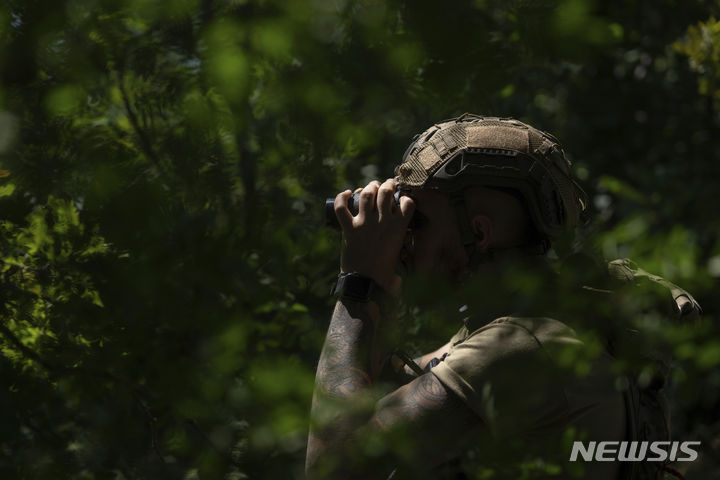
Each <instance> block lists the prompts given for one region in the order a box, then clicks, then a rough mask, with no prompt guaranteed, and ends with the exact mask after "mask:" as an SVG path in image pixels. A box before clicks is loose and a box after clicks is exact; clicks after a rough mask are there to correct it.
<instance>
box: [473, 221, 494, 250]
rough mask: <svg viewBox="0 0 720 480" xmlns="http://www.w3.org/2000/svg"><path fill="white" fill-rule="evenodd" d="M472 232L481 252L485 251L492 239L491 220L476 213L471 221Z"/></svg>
mask: <svg viewBox="0 0 720 480" xmlns="http://www.w3.org/2000/svg"><path fill="white" fill-rule="evenodd" d="M471 224H472V229H473V233H474V234H475V238H476V239H477V247H478V250H480V251H481V252H485V251H487V249H488V248H490V244H491V243H492V240H493V234H494V228H493V222H492V220H490V217H488V216H487V215H481V214H477V215H475V216H474V217H473V218H472V221H471Z"/></svg>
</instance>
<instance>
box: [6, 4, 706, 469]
mask: <svg viewBox="0 0 720 480" xmlns="http://www.w3.org/2000/svg"><path fill="white" fill-rule="evenodd" d="M678 5H679V4H678V2H676V1H674V0H663V1H659V2H654V3H653V4H652V5H647V4H646V2H635V1H630V2H614V3H613V2H609V3H608V2H594V1H589V0H588V1H583V0H572V1H567V2H554V1H547V2H541V1H537V2H536V1H518V2H502V1H496V0H485V1H475V2H457V3H455V4H453V5H452V7H449V6H439V4H438V3H437V2H427V1H420V2H405V1H401V0H392V1H387V2H380V1H366V2H348V1H338V2H322V1H320V2H305V1H300V0H264V1H235V0H202V1H200V0H173V1H166V2H155V1H149V0H63V1H59V2H58V1H55V2H50V1H48V0H30V1H16V0H10V1H8V2H5V3H4V4H2V5H0V65H2V68H0V78H1V80H0V212H1V213H0V262H1V263H0V352H1V354H0V379H1V381H0V388H2V389H3V393H2V394H0V452H1V453H2V454H1V455H0V477H2V478H120V479H128V480H129V479H135V478H159V479H161V478H201V479H208V478H229V479H240V478H302V477H303V474H302V469H303V458H304V450H305V444H304V442H305V435H306V431H307V425H308V421H309V420H308V416H309V408H310V399H311V395H312V380H313V371H314V365H315V362H316V360H317V357H318V354H319V349H320V345H321V343H322V339H323V335H324V329H325V327H326V325H327V319H328V318H329V314H330V311H331V303H332V302H331V300H330V299H329V298H328V295H327V293H328V290H329V288H330V285H331V282H332V280H333V278H334V276H335V274H336V269H337V255H338V249H337V242H338V237H337V234H336V233H335V232H333V231H331V230H329V229H327V228H323V227H321V226H320V225H321V224H322V217H321V213H322V212H321V210H322V209H321V206H322V203H323V201H324V199H325V198H326V197H328V196H333V195H335V194H336V193H337V192H338V191H340V190H342V189H344V188H348V187H355V186H358V185H360V184H361V182H365V181H367V180H369V179H370V178H376V177H379V178H385V177H387V176H390V175H391V174H392V173H391V172H392V167H393V166H394V165H395V164H397V163H399V159H400V157H401V155H402V153H403V151H404V149H405V147H406V145H407V143H408V141H409V139H410V138H411V136H412V135H413V134H414V133H416V132H417V131H420V130H421V129H423V128H425V127H427V125H428V124H430V123H432V122H434V121H436V120H438V119H442V118H447V117H450V116H452V115H457V114H460V113H463V112H464V111H474V112H478V113H488V114H493V115H501V116H515V117H518V118H520V119H522V120H524V121H528V122H529V123H531V124H533V125H536V126H538V127H539V128H542V129H544V130H547V131H550V132H553V133H554V134H556V135H557V136H558V137H559V138H560V139H561V141H562V142H563V143H564V144H565V146H566V149H567V151H568V153H569V156H570V158H571V159H572V160H573V161H574V163H575V167H576V170H577V172H578V175H579V176H580V178H581V179H582V180H584V181H585V182H584V185H585V187H586V188H587V190H588V192H589V194H590V196H591V198H593V210H594V212H593V213H594V214H595V219H596V220H595V221H594V223H593V224H592V225H591V230H594V231H596V232H599V234H598V235H597V236H595V237H593V238H594V239H595V241H596V243H597V246H598V248H599V249H601V250H602V251H603V252H604V254H605V255H607V256H611V257H616V256H620V257H622V256H630V257H633V258H634V259H635V260H637V261H638V263H639V264H640V265H643V266H644V267H646V268H647V269H648V270H650V271H655V272H657V273H659V274H662V275H665V276H667V277H668V278H670V279H671V280H673V281H676V282H677V283H679V284H681V285H683V286H686V287H687V288H688V289H689V290H691V291H692V292H693V293H694V294H696V296H697V297H698V300H699V301H700V303H701V304H702V305H703V307H704V308H705V311H706V314H707V315H706V316H707V317H708V318H709V319H712V318H713V317H714V315H715V313H714V312H716V311H717V307H718V302H719V301H718V299H717V296H716V295H713V293H714V292H716V291H717V282H718V278H719V277H720V267H718V262H719V260H718V259H719V258H720V242H719V241H718V224H717V218H716V215H715V214H714V213H713V211H712V208H711V206H713V205H715V203H716V198H715V197H716V188H715V185H714V183H713V181H714V180H713V179H716V178H718V175H720V170H719V168H720V167H719V166H718V164H717V162H714V161H713V159H714V158H717V154H718V147H717V144H716V142H715V141H714V139H715V138H717V131H718V125H719V122H720V118H719V117H718V114H717V101H718V99H719V98H720V97H718V91H719V88H720V87H718V80H717V78H718V75H720V73H718V72H720V69H719V68H718V52H720V35H718V22H717V21H716V20H715V18H718V15H719V14H720V12H718V5H717V2H709V1H700V0H698V1H693V2H685V3H683V4H682V8H678ZM686 59H687V60H689V62H688V61H686ZM528 281H529V282H530V280H528ZM420 282H421V281H420ZM530 283H532V282H530ZM441 290H442V286H437V285H433V284H432V283H430V284H428V285H425V286H423V285H422V284H419V285H418V299H417V300H418V302H422V301H425V302H427V304H425V303H418V304H416V305H415V308H414V309H408V311H407V312H406V313H405V315H404V317H403V318H402V319H401V324H402V325H403V327H404V329H403V330H402V331H403V334H404V336H403V340H402V342H403V346H404V347H406V348H407V349H408V350H410V351H411V352H412V353H420V350H425V349H429V348H433V347H436V346H437V345H439V344H441V343H445V342H446V341H447V338H448V335H452V333H454V330H457V325H456V324H455V323H451V322H450V321H447V318H448V312H447V308H448V306H447V305H444V306H443V305H437V304H434V305H433V304H432V299H431V298H430V297H432V296H431V295H429V294H428V292H432V293H437V292H439V291H441ZM488 301H489V300H488ZM697 332H700V333H687V332H685V330H682V329H675V328H668V329H662V330H661V333H662V334H660V333H659V334H658V335H659V336H661V337H662V338H663V341H665V342H668V343H670V344H671V345H672V348H673V350H674V351H675V353H676V356H677V358H678V359H679V362H680V364H679V366H678V368H677V370H676V374H675V377H676V378H675V379H676V384H675V386H674V391H675V392H677V394H676V397H677V398H676V404H675V405H676V409H677V412H676V415H675V417H676V419H677V422H678V432H680V433H679V434H680V436H682V437H683V438H688V439H695V438H696V436H697V435H699V433H698V432H701V431H702V432H707V430H708V429H707V428H706V426H707V425H709V424H710V422H712V421H714V418H715V417H714V415H715V413H714V412H716V411H717V405H718V399H719V398H720V381H719V378H718V373H717V372H718V369H717V366H718V365H720V354H719V353H718V352H720V347H719V346H718V344H717V341H715V340H714V339H713V338H714V337H715V336H717V333H718V331H717V326H716V325H713V324H712V322H707V325H705V326H704V327H703V329H700V330H697ZM701 335H702V336H701ZM565 361H567V363H568V365H569V366H572V367H573V368H576V369H578V370H579V371H580V373H582V370H583V369H584V368H585V365H586V363H583V362H584V360H583V359H582V358H580V359H578V358H577V357H575V356H573V355H571V354H568V357H567V358H566V359H565ZM701 386H702V389H701V388H700V387H701ZM696 392H697V394H696ZM713 428H715V430H712V431H711V432H710V433H703V435H708V436H710V437H711V438H710V439H709V440H708V442H710V441H711V440H712V438H716V437H717V435H718V432H717V428H716V427H713ZM374 445H375V447H377V448H381V447H382V446H378V445H376V444H374ZM370 447H372V445H370ZM400 453H402V452H400ZM707 462H710V461H709V460H707ZM478 468H479V469H478V470H477V471H478V477H477V478H495V477H494V473H493V472H494V470H493V469H492V468H491V467H487V468H484V467H482V468H481V467H478ZM518 468H520V469H521V470H522V471H527V472H529V471H531V470H541V471H542V470H544V471H547V472H548V473H553V472H555V470H556V467H555V466H554V465H549V464H539V463H537V462H535V461H534V460H533V459H530V460H528V463H527V464H524V465H521V466H518ZM693 468H695V472H694V474H695V477H691V476H690V475H691V474H693V472H692V471H690V472H689V474H688V476H687V478H706V476H705V473H706V472H710V471H712V469H713V468H716V466H714V465H712V464H710V463H698V466H694V467H693ZM523 469H524V470H523ZM686 473H688V472H686ZM527 475H528V476H529V475H530V474H529V473H528V474H527Z"/></svg>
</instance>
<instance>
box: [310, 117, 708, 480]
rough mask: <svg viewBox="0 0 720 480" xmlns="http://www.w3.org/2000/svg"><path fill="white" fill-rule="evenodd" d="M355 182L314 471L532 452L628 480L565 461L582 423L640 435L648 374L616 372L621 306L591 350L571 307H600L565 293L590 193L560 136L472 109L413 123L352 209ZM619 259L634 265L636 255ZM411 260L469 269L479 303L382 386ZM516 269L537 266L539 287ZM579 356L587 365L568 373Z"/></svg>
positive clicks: (319, 397)
mask: <svg viewBox="0 0 720 480" xmlns="http://www.w3.org/2000/svg"><path fill="white" fill-rule="evenodd" d="M398 192H399V195H398ZM351 197H352V192H351V191H349V190H347V191H345V192H342V193H340V194H339V195H337V197H336V198H335V201H334V211H335V214H336V216H337V220H338V222H339V224H340V227H341V228H342V252H341V265H340V272H341V273H340V275H339V278H338V283H337V286H336V288H335V292H336V293H337V294H339V297H338V300H337V303H336V305H335V310H334V312H333V314H332V319H331V322H330V326H329V329H328V333H327V337H326V340H325V344H324V347H323V351H322V354H321V357H320V360H319V364H318V368H317V375H316V390H315V395H314V398H313V408H312V418H313V425H312V426H311V430H310V436H309V439H308V449H307V462H306V470H307V474H308V478H311V479H315V478H338V479H339V478H342V479H354V478H358V479H371V478H378V479H386V478H389V477H393V478H400V477H403V478H404V476H407V478H472V475H473V473H472V472H468V471H465V472H463V468H465V467H466V466H467V465H470V464H469V463H468V462H467V461H466V460H467V458H468V457H471V458H472V459H474V461H475V465H485V466H487V467H488V468H486V470H485V474H486V475H490V474H491V473H492V472H494V473H495V474H496V475H500V477H498V476H495V477H487V478H505V477H502V472H503V471H505V470H503V467H502V464H503V462H507V463H508V464H512V465H513V466H514V467H517V466H518V465H520V464H522V463H523V462H526V463H527V461H532V462H534V463H533V465H534V468H535V470H534V473H535V474H536V475H535V477H532V478H541V477H542V475H548V476H550V477H551V478H577V475H580V476H581V477H580V478H590V479H603V480H607V479H614V478H621V476H624V477H623V478H626V476H627V475H629V473H628V471H627V470H621V465H620V464H619V463H617V462H588V463H585V464H584V465H578V464H574V465H569V464H567V460H568V456H569V453H570V450H569V446H568V445H571V444H572V442H571V441H569V440H572V438H571V437H572V436H573V435H575V437H574V438H580V439H585V440H599V441H610V440H617V441H620V440H626V439H637V438H640V437H639V436H638V433H637V428H636V427H637V425H636V423H637V417H638V415H637V412H636V411H635V410H637V401H636V400H635V402H634V403H633V400H632V398H631V397H632V396H631V395H630V393H631V392H633V391H634V392H635V393H636V395H635V396H636V397H637V392H638V390H637V385H636V384H635V382H634V381H629V382H625V383H623V382H619V381H618V378H619V377H618V376H617V375H616V374H615V373H613V371H612V360H613V353H614V352H613V351H612V346H613V342H612V339H613V337H612V335H611V334H610V333H611V331H612V328H611V327H612V325H611V324H612V322H606V323H604V324H603V325H604V327H603V329H600V330H601V331H600V337H601V338H602V339H603V342H601V343H602V345H603V346H604V347H606V348H603V349H602V351H599V352H598V351H595V350H597V349H595V350H594V352H595V353H594V355H592V356H591V357H592V358H590V357H588V355H584V356H583V352H587V351H588V350H592V348H590V346H589V345H586V340H581V339H580V338H579V336H578V334H577V332H576V330H574V329H573V328H572V327H576V326H577V327H578V328H579V327H582V326H583V325H582V322H579V324H578V325H576V324H574V323H573V321H574V318H570V317H575V319H576V318H579V317H583V319H584V320H587V318H585V317H593V318H595V317H596V315H594V314H593V315H590V312H587V310H583V309H587V305H588V304H587V303H582V302H581V303H579V304H578V303H577V302H576V303H575V305H580V307H579V308H575V309H574V310H572V309H561V308H559V307H560V306H561V304H563V303H567V302H566V301H565V298H566V297H563V294H561V293H558V292H562V291H563V288H564V287H563V286H564V285H567V284H568V283H567V282H565V283H563V279H564V278H565V277H564V276H562V275H558V274H557V272H556V271H554V270H553V268H551V265H550V261H549V256H548V252H549V251H550V248H551V247H552V246H554V245H555V246H556V244H557V243H558V242H565V243H567V242H566V238H567V236H568V235H569V232H571V231H572V230H573V229H574V228H575V227H577V226H578V225H579V224H580V223H582V222H583V219H584V217H585V211H586V208H587V204H586V196H585V194H584V192H583V191H582V189H581V188H580V187H579V186H578V185H577V183H576V182H575V181H574V180H573V178H572V176H571V171H570V163H569V162H568V161H567V160H566V158H565V156H564V153H563V150H562V148H561V146H560V145H559V143H558V142H557V140H556V139H555V138H554V137H552V136H551V135H549V134H547V133H544V132H541V131H539V130H537V129H535V128H533V127H531V126H529V125H526V124H524V123H522V122H519V121H516V120H513V119H499V118H488V117H480V116H476V115H468V114H466V115H463V116H461V117H459V118H456V119H451V120H447V121H444V122H441V123H439V124H436V125H434V126H432V127H431V128H430V129H428V130H427V131H425V132H424V133H422V134H420V135H418V136H416V138H415V140H414V142H413V143H412V144H411V145H410V147H409V148H408V150H407V151H406V152H405V155H404V158H403V163H402V164H401V165H400V166H399V167H398V168H397V169H396V177H395V178H393V179H388V180H386V181H385V182H383V183H380V182H379V181H373V182H371V183H370V184H368V185H367V186H366V187H364V188H363V189H362V190H360V191H359V205H358V206H357V214H356V215H353V212H351V210H350V209H349V208H348V203H349V201H350V199H351ZM615 266H616V267H617V268H615V271H616V272H618V271H619V272H620V275H622V274H623V273H628V272H629V275H630V277H632V278H633V279H635V276H636V274H637V272H638V271H637V270H635V269H632V268H630V266H629V265H628V264H627V263H623V262H620V263H616V264H615ZM400 271H409V272H413V273H419V274H421V273H424V274H426V275H430V276H432V278H435V279H446V280H448V281H450V282H454V283H455V284H456V285H458V286H460V285H464V286H465V287H463V292H464V293H465V295H467V296H470V295H472V297H473V298H474V301H471V300H467V299H466V300H465V302H466V303H467V305H470V307H469V308H468V307H467V305H466V306H465V309H466V310H467V311H466V312H465V313H466V314H467V315H466V316H465V319H464V323H463V324H461V325H459V326H460V327H461V328H460V331H459V332H458V333H457V334H456V335H455V336H454V337H453V338H452V339H450V341H449V342H447V343H446V344H445V345H443V346H442V347H440V348H439V349H438V350H436V351H435V352H432V353H430V354H427V355H424V356H422V357H420V358H418V359H416V361H415V362H413V361H409V360H408V361H406V362H405V363H407V365H405V366H404V367H402V365H401V364H400V367H401V369H402V370H404V371H405V373H406V374H409V375H411V377H410V379H409V381H408V382H407V383H405V384H404V385H402V386H400V387H399V388H396V389H395V390H394V391H391V392H389V393H387V394H385V395H383V396H382V397H381V398H377V396H378V393H377V391H376V390H375V389H374V388H373V387H374V386H376V385H377V384H378V381H379V378H380V376H381V373H382V372H383V368H384V367H385V369H386V370H387V364H388V363H389V362H387V359H388V358H389V355H388V353H389V352H391V351H392V346H393V342H394V340H393V339H391V338H390V339H388V338H387V337H388V335H387V334H386V332H387V331H389V330H390V325H391V324H392V305H393V302H394V300H395V298H396V297H397V295H398V294H399V292H400V290H401V286H402V282H403V277H401V276H400V275H399V274H398V272H400ZM583 271H584V269H582V268H581V269H580V273H581V276H582V273H583ZM518 272H519V273H520V274H521V275H523V276H525V278H534V279H535V280H534V281H531V282H529V284H530V285H531V286H530V287H529V289H528V288H526V289H524V290H523V289H522V288H521V287H519V286H518V285H519V284H521V283H523V282H522V281H519V280H518V278H520V277H518V276H517V275H516V274H517V273H518ZM511 273H512V275H511ZM585 273H587V272H585ZM643 273H644V272H643ZM573 278H574V280H573V281H578V282H581V283H582V280H586V279H578V278H577V275H575V276H574V277H573ZM474 281H477V282H476V283H473V282H474ZM478 282H479V283H478ZM527 283H528V282H525V284H527ZM468 285H470V287H469V288H467V286H468ZM603 286H606V285H605V284H603ZM672 287H674V286H672ZM458 288H460V287H458ZM473 289H474V290H473ZM598 292H600V294H603V292H609V290H605V289H604V288H590V287H587V288H585V290H583V291H582V292H580V290H578V295H577V298H584V297H583V295H585V293H587V294H588V295H590V296H591V297H592V296H593V295H598ZM678 292H679V293H678ZM672 293H673V297H674V298H675V299H676V302H677V308H679V310H678V311H679V312H683V311H684V312H685V313H691V312H696V311H697V310H699V307H697V304H696V303H695V302H694V300H693V299H692V297H691V296H690V295H689V294H687V292H684V291H678V290H673V291H672ZM468 294H470V295H468ZM603 300H604V299H603ZM592 301H596V298H595V297H592V298H591V300H590V302H592ZM604 303H605V304H609V303H611V302H604ZM597 310H598V311H599V310H602V308H600V307H598V309H597ZM569 312H572V314H570V313H569ZM610 316H612V315H610ZM605 340H607V341H606V342H605ZM568 351H570V352H571V354H570V355H568V354H567V353H565V352H568ZM393 358H394V360H395V363H396V364H398V363H400V362H398V361H397V358H396V357H393ZM568 359H570V363H571V365H568ZM578 359H581V360H578ZM583 362H584V363H583ZM578 365H583V367H582V368H581V369H580V370H582V372H581V375H580V376H578V375H574V374H569V373H568V372H569V369H570V370H572V369H573V368H575V369H576V370H577V369H578ZM665 366H666V365H665ZM655 387H657V385H655ZM659 388H661V386H660V387H659ZM633 389H634V390H633ZM629 392H630V393H629ZM629 399H630V400H629ZM362 405H366V406H367V405H370V408H369V409H368V408H365V409H363V408H362ZM663 420H666V417H663ZM665 427H666V426H665ZM646 430H647V429H646ZM665 430H667V428H665ZM643 438H644V437H643ZM568 442H569V443H568ZM468 452H474V453H468ZM468 468H473V467H468ZM523 468H525V467H523ZM623 468H624V467H623ZM526 470H527V469H526ZM507 471H510V470H507ZM517 471H518V472H519V471H520V470H517ZM488 472H490V473H488ZM476 473H477V472H476ZM468 475H470V476H468ZM513 475H514V474H513ZM573 475H576V476H575V477H573ZM633 475H635V473H633ZM657 475H661V472H660V470H658V472H657ZM483 478H485V477H483ZM515 478H517V477H515ZM656 478H660V477H656Z"/></svg>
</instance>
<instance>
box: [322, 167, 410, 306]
mask: <svg viewBox="0 0 720 480" xmlns="http://www.w3.org/2000/svg"><path fill="white" fill-rule="evenodd" d="M395 188H396V185H395V180H394V179H392V178H389V179H387V180H386V181H385V182H384V183H382V184H380V182H379V181H377V180H374V181H372V182H370V183H369V184H368V185H367V186H366V187H365V188H363V189H362V191H361V192H360V205H359V209H358V214H357V215H356V216H353V215H352V214H351V213H350V210H349V209H348V207H347V204H348V200H349V198H350V196H351V195H352V192H351V191H350V190H346V191H344V192H342V193H340V194H338V196H337V197H335V215H336V216H337V218H338V222H339V223H340V226H341V228H342V232H343V239H342V254H341V260H340V269H341V271H343V272H358V273H359V274H361V275H364V276H366V277H370V278H372V279H373V280H374V281H375V282H376V283H377V284H378V285H380V286H381V287H382V288H384V289H385V290H386V291H387V292H389V293H391V294H397V292H398V291H399V290H400V284H401V282H402V280H401V279H400V277H399V276H398V275H397V274H396V273H395V269H396V267H397V263H398V258H399V255H400V249H401V248H402V245H403V241H404V239H405V234H406V231H407V226H408V223H409V222H410V219H411V218H412V215H413V212H414V211H415V203H414V202H413V200H412V199H411V198H410V197H401V198H400V206H399V207H396V206H395V202H394V201H393V195H394V194H395Z"/></svg>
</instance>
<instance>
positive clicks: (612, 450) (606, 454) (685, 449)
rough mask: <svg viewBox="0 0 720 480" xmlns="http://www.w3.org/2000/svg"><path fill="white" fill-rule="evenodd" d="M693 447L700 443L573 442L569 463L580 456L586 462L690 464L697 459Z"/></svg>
mask: <svg viewBox="0 0 720 480" xmlns="http://www.w3.org/2000/svg"><path fill="white" fill-rule="evenodd" d="M693 445H697V446H699V445H700V442H697V441H695V442H664V441H660V442H617V441H616V442H573V447H572V452H570V461H571V462H576V461H577V458H578V455H580V457H581V458H582V459H583V460H585V461H586V462H591V461H593V460H595V461H596V462H615V461H621V462H643V461H645V462H664V461H666V460H669V461H671V462H675V461H677V462H692V461H693V460H695V459H696V458H697V457H698V453H697V450H696V449H694V448H693Z"/></svg>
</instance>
